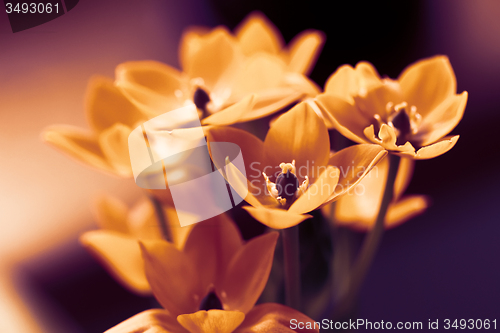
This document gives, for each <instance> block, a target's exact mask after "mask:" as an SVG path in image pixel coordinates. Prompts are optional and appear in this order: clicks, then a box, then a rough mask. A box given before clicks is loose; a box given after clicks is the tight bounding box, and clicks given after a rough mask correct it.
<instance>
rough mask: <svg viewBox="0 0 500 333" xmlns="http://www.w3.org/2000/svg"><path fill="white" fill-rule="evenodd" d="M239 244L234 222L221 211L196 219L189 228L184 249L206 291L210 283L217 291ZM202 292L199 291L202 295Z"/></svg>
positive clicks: (240, 240)
mask: <svg viewBox="0 0 500 333" xmlns="http://www.w3.org/2000/svg"><path fill="white" fill-rule="evenodd" d="M242 246H243V239H242V238H241V235H240V233H239V231H238V228H237V227H236V225H235V224H234V223H233V222H232V221H231V220H230V219H229V218H228V217H227V216H226V215H225V214H222V215H218V216H216V217H213V218H211V219H209V220H206V221H203V222H199V223H197V224H196V225H195V226H194V227H193V230H192V231H191V234H190V235H189V237H188V239H187V241H186V245H185V247H184V253H185V254H186V255H187V257H188V260H189V261H190V262H192V263H193V264H194V265H195V266H196V270H197V275H198V276H199V280H201V281H202V285H203V289H204V290H206V292H207V293H208V292H209V288H210V286H211V285H214V286H215V287H216V291H217V292H218V293H220V290H218V289H217V288H219V286H220V285H221V283H222V279H223V276H222V274H224V272H225V271H226V269H227V267H228V265H229V262H230V261H231V258H232V257H233V256H234V254H235V253H236V252H237V251H238V250H239V249H240V248H241V247H242ZM204 296H205V295H201V298H203V297H204Z"/></svg>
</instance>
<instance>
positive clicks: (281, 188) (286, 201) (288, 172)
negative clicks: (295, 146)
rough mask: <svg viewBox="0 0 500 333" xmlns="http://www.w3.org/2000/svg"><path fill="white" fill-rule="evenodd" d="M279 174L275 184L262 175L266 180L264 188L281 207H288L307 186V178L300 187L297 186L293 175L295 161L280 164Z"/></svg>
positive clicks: (297, 183)
mask: <svg viewBox="0 0 500 333" xmlns="http://www.w3.org/2000/svg"><path fill="white" fill-rule="evenodd" d="M280 168H281V173H280V174H279V175H278V177H277V178H276V183H273V182H271V181H270V180H269V177H268V176H267V175H266V174H265V173H263V176H264V179H265V180H266V188H267V191H268V192H269V194H270V195H271V196H272V197H273V198H274V199H276V201H278V202H279V203H280V204H281V205H282V206H287V207H290V205H291V204H292V203H293V202H294V201H295V199H296V198H297V197H298V196H299V195H300V193H301V192H304V191H305V190H306V189H307V186H309V178H308V177H307V176H306V177H305V178H306V179H305V180H304V181H303V182H302V185H300V186H299V179H298V178H297V176H296V175H295V160H293V161H292V163H281V164H280Z"/></svg>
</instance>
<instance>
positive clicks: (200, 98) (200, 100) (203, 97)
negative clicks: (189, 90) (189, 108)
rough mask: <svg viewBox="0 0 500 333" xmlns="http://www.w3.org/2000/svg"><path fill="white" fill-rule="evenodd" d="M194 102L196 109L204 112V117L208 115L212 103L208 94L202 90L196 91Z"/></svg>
mask: <svg viewBox="0 0 500 333" xmlns="http://www.w3.org/2000/svg"><path fill="white" fill-rule="evenodd" d="M193 102H194V105H196V107H197V108H198V109H199V110H201V111H203V113H204V115H205V116H206V115H207V104H208V102H210V96H208V94H207V92H206V91H205V90H203V89H201V88H198V89H196V91H195V92H194V95H193Z"/></svg>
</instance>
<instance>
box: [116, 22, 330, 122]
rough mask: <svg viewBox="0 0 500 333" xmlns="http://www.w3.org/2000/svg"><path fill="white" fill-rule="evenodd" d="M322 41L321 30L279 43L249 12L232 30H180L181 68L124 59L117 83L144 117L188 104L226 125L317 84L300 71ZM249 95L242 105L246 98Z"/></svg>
mask: <svg viewBox="0 0 500 333" xmlns="http://www.w3.org/2000/svg"><path fill="white" fill-rule="evenodd" d="M322 43H323V36H322V34H321V33H319V32H317V31H306V32H304V33H302V34H301V35H300V36H298V37H297V38H296V39H295V40H294V41H293V42H292V43H291V46H290V47H289V48H288V49H283V45H282V44H283V43H282V41H281V36H280V35H279V33H278V32H277V29H276V28H275V27H274V26H272V24H270V23H268V21H267V19H265V17H264V16H263V15H261V14H253V15H250V16H249V17H248V18H247V19H246V21H245V22H244V23H243V24H242V25H241V26H240V27H239V28H238V29H237V33H236V36H234V35H232V34H231V33H230V32H229V31H228V30H227V29H226V28H225V27H217V28H215V29H212V30H207V29H202V28H194V29H189V30H188V31H187V32H186V33H184V35H183V37H182V40H181V42H180V47H179V50H180V54H179V58H180V59H179V61H180V64H181V67H182V72H180V71H178V70H177V69H174V68H172V67H170V66H167V65H165V64H161V63H158V62H154V61H137V62H127V63H124V64H122V65H120V66H118V68H117V71H116V77H117V79H116V84H117V86H119V87H120V88H121V89H123V91H124V92H125V93H126V94H127V96H128V97H129V98H130V100H131V101H133V102H134V103H135V104H136V105H137V106H138V107H140V108H141V109H143V110H145V112H146V113H147V114H148V115H149V116H150V117H154V116H156V115H159V114H162V113H165V112H166V111H170V110H173V109H177V108H179V107H182V106H185V105H186V104H193V103H194V104H195V105H196V106H197V108H198V110H199V116H200V118H203V121H202V123H203V124H204V125H209V124H211V125H228V124H233V123H236V122H241V121H248V120H253V119H257V118H260V117H264V116H266V115H269V114H271V113H274V112H276V111H278V110H280V109H282V108H283V107H285V106H287V105H289V104H291V103H293V102H296V101H298V100H300V99H303V98H306V97H311V96H315V95H316V94H317V93H318V88H317V87H316V85H315V84H314V83H313V82H312V81H310V80H309V79H308V78H307V77H306V76H305V75H304V73H307V72H308V71H309V70H310V69H311V67H312V64H313V62H314V60H315V59H316V57H317V54H318V52H319V50H320V48H321V45H322ZM252 94H256V99H255V101H253V100H252V102H253V103H249V102H248V101H247V100H245V97H247V96H249V95H252ZM229 106H232V108H228V107H229Z"/></svg>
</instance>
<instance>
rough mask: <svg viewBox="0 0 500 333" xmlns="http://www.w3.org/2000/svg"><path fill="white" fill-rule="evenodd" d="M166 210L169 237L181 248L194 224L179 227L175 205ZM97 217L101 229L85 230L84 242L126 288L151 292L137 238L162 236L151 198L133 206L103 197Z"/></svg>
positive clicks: (143, 292)
mask: <svg viewBox="0 0 500 333" xmlns="http://www.w3.org/2000/svg"><path fill="white" fill-rule="evenodd" d="M164 212H165V216H166V217H167V218H166V220H167V223H168V225H167V226H166V227H167V228H168V232H169V236H170V237H171V238H172V242H173V244H174V246H176V247H177V248H179V249H181V248H182V247H183V246H184V243H185V241H186V237H187V235H188V234H189V231H190V230H191V227H190V226H188V227H183V228H181V227H180V226H179V222H178V219H177V214H176V212H175V210H174V209H173V208H166V209H165V210H164ZM95 217H96V220H97V222H98V224H99V226H100V227H101V230H94V231H89V232H86V233H84V234H83V235H82V236H81V237H80V241H81V243H82V244H83V245H84V246H85V247H86V248H87V249H88V250H89V251H90V252H91V253H92V254H93V255H94V256H96V257H97V258H98V259H99V260H100V261H101V262H102V263H103V265H104V267H106V269H108V270H109V271H110V273H111V274H112V275H113V276H114V277H115V278H116V279H117V280H118V281H120V282H121V283H122V284H123V285H124V286H125V287H127V288H129V289H130V290H132V291H133V292H136V293H139V294H150V293H151V287H150V286H149V283H148V281H147V280H146V275H145V272H144V260H143V259H142V255H141V250H140V247H139V245H138V244H137V240H160V239H162V232H161V228H160V226H159V225H158V221H157V219H156V216H155V212H154V208H153V205H152V203H151V201H150V200H147V199H145V198H144V199H143V200H141V201H139V202H138V203H137V204H136V205H134V207H132V208H131V209H129V208H128V207H127V206H126V205H125V204H124V203H123V202H122V201H120V200H118V199H117V198H114V197H110V196H106V197H102V198H101V199H99V200H98V201H97V204H96V207H95Z"/></svg>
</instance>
